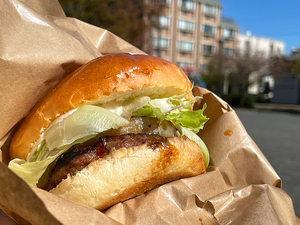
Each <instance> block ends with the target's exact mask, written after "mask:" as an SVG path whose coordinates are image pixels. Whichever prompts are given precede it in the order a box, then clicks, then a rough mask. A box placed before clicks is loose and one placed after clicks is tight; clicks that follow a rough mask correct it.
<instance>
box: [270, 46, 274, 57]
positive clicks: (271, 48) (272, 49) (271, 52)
mask: <svg viewBox="0 0 300 225" xmlns="http://www.w3.org/2000/svg"><path fill="white" fill-rule="evenodd" d="M273 54H274V45H273V43H271V45H270V55H273Z"/></svg>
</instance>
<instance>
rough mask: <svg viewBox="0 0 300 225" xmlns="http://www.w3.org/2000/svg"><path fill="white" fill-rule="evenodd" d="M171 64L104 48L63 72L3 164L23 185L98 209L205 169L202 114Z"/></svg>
mask: <svg viewBox="0 0 300 225" xmlns="http://www.w3.org/2000/svg"><path fill="white" fill-rule="evenodd" d="M191 90H192V85H191V83H190V81H189V79H188V77H187V76H186V75H185V74H184V72H183V71H182V70H181V69H180V68H178V67H177V66H175V65H174V64H172V63H170V62H168V61H165V60H162V59H159V58H156V57H152V56H147V55H128V54H111V55H105V56H102V57H99V58H96V59H94V60H92V61H90V62H88V63H87V64H85V65H83V66H81V67H80V68H79V69H77V70H76V71H74V72H72V73H71V74H69V75H67V76H66V77H65V78H64V79H62V80H61V81H60V82H59V83H58V84H57V85H56V86H55V87H53V88H52V89H51V90H50V91H49V92H48V93H47V94H46V95H45V96H43V97H42V99H41V100H40V101H39V102H38V103H37V104H36V105H35V107H34V108H33V109H32V110H31V111H30V112H29V114H28V115H27V116H26V117H25V119H24V120H23V121H22V123H21V124H20V125H19V126H18V128H17V129H16V131H15V133H14V135H13V138H12V141H11V144H10V150H9V151H10V152H9V153H10V157H11V161H10V162H9V166H8V167H9V168H10V169H11V170H12V171H14V172H15V173H16V174H17V175H18V176H20V177H21V178H22V179H24V180H25V181H26V182H27V183H28V184H29V185H30V186H35V187H39V188H43V189H46V190H47V191H49V192H51V193H53V194H56V195H59V196H62V197H64V198H67V199H69V200H72V201H74V202H77V203H79V204H83V205H85V206H88V207H93V208H95V209H98V210H104V209H107V208H108V207H110V206H112V205H114V204H116V203H118V202H121V201H125V200H127V199H129V198H133V197H135V196H138V195H141V194H143V193H145V192H147V191H149V190H151V189H153V188H155V187H158V186H159V185H162V184H164V183H167V182H170V181H173V180H177V179H180V178H186V177H191V176H196V175H200V174H203V173H205V169H206V167H207V166H208V164H209V154H208V150H207V148H206V146H205V144H204V143H203V141H202V140H201V138H200V137H199V136H198V135H197V133H198V132H199V130H200V129H202V128H203V126H204V124H205V122H206V121H207V120H208V118H206V116H205V115H203V111H204V110H205V107H206V105H205V104H204V106H203V108H202V109H199V110H194V111H193V110H192V108H193V104H194V103H195V102H196V101H198V100H199V98H200V97H194V96H193V95H192V92H191Z"/></svg>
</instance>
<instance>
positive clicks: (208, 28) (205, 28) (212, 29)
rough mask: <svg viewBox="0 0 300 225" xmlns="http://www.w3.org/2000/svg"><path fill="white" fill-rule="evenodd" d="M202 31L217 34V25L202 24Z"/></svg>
mask: <svg viewBox="0 0 300 225" xmlns="http://www.w3.org/2000/svg"><path fill="white" fill-rule="evenodd" d="M202 31H203V32H204V33H205V34H212V35H215V34H216V27H214V26H209V25H202Z"/></svg>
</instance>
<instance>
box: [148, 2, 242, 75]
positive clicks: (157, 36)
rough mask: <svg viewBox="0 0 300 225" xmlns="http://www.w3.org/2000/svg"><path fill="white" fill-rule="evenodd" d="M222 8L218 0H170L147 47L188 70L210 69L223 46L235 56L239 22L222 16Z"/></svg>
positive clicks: (150, 51) (151, 53)
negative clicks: (210, 62) (210, 64)
mask: <svg viewBox="0 0 300 225" xmlns="http://www.w3.org/2000/svg"><path fill="white" fill-rule="evenodd" d="M221 8H222V6H221V3H220V2H219V1H218V0H167V1H166V7H165V9H164V12H163V14H162V15H161V16H160V17H159V18H158V26H156V27H154V28H151V30H150V31H149V33H148V34H147V36H148V37H149V42H148V43H149V44H148V45H147V46H146V45H145V47H144V49H143V50H144V51H145V52H147V53H148V54H150V55H153V56H157V57H160V58H163V59H166V60H168V61H170V62H172V63H174V64H176V65H177V66H179V67H181V68H184V69H186V70H188V71H193V70H200V71H201V70H206V68H207V65H208V63H209V61H210V60H211V57H212V56H213V55H214V54H216V53H217V52H219V51H220V49H222V50H221V51H222V52H223V53H224V54H226V55H228V56H234V54H235V51H236V50H235V49H236V46H237V34H238V26H237V25H235V24H233V23H231V22H228V21H224V22H223V21H222V20H221ZM146 43H147V41H146ZM220 44H221V47H220Z"/></svg>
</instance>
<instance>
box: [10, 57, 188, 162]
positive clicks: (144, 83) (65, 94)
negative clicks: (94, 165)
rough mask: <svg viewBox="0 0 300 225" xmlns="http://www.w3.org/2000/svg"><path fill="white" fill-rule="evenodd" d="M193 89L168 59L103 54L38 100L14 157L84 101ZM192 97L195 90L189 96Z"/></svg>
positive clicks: (12, 151) (21, 130) (22, 128)
mask: <svg viewBox="0 0 300 225" xmlns="http://www.w3.org/2000/svg"><path fill="white" fill-rule="evenodd" d="M190 89H191V83H190V81H189V79H188V77H187V76H186V75H185V74H184V72H183V71H182V70H181V69H180V68H178V67H177V66H175V65H174V64H172V63H170V62H168V61H165V60H162V59H159V58H156V57H151V56H147V55H127V54H113V55H106V56H102V57H99V58H97V59H94V60H92V61H90V62H89V63H87V64H85V65H83V66H82V67H80V68H79V69H77V70H76V71H74V72H73V73H71V74H69V75H68V76H66V77H65V78H64V79H63V80H62V81H61V82H60V83H59V84H58V85H56V86H55V87H54V88H52V89H51V90H50V91H49V92H48V93H47V94H46V95H45V96H44V97H43V98H42V99H41V100H40V101H39V102H38V103H37V104H36V106H35V107H34V108H33V109H32V111H31V112H30V113H29V114H28V115H27V117H26V118H25V119H24V121H23V122H22V123H21V125H20V126H19V127H18V129H17V131H16V132H15V134H14V137H13V139H12V142H11V146H10V157H11V159H13V158H20V159H26V158H27V155H28V154H29V153H30V151H31V148H32V147H33V145H34V143H35V141H36V140H37V139H38V138H39V137H40V135H41V133H42V132H43V131H44V130H45V129H46V128H47V127H48V126H49V125H50V124H51V122H52V121H54V120H55V119H56V118H58V117H59V116H61V115H63V114H64V113H66V112H68V111H70V110H72V109H74V108H76V107H78V106H80V105H82V104H105V103H108V102H111V101H116V102H122V101H125V100H127V99H130V98H133V97H136V96H150V97H151V98H163V97H169V96H172V95H179V94H183V93H186V92H188V91H189V90H190ZM191 97H192V94H191V93H190V94H189V95H187V96H186V98H187V99H190V98H191Z"/></svg>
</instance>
